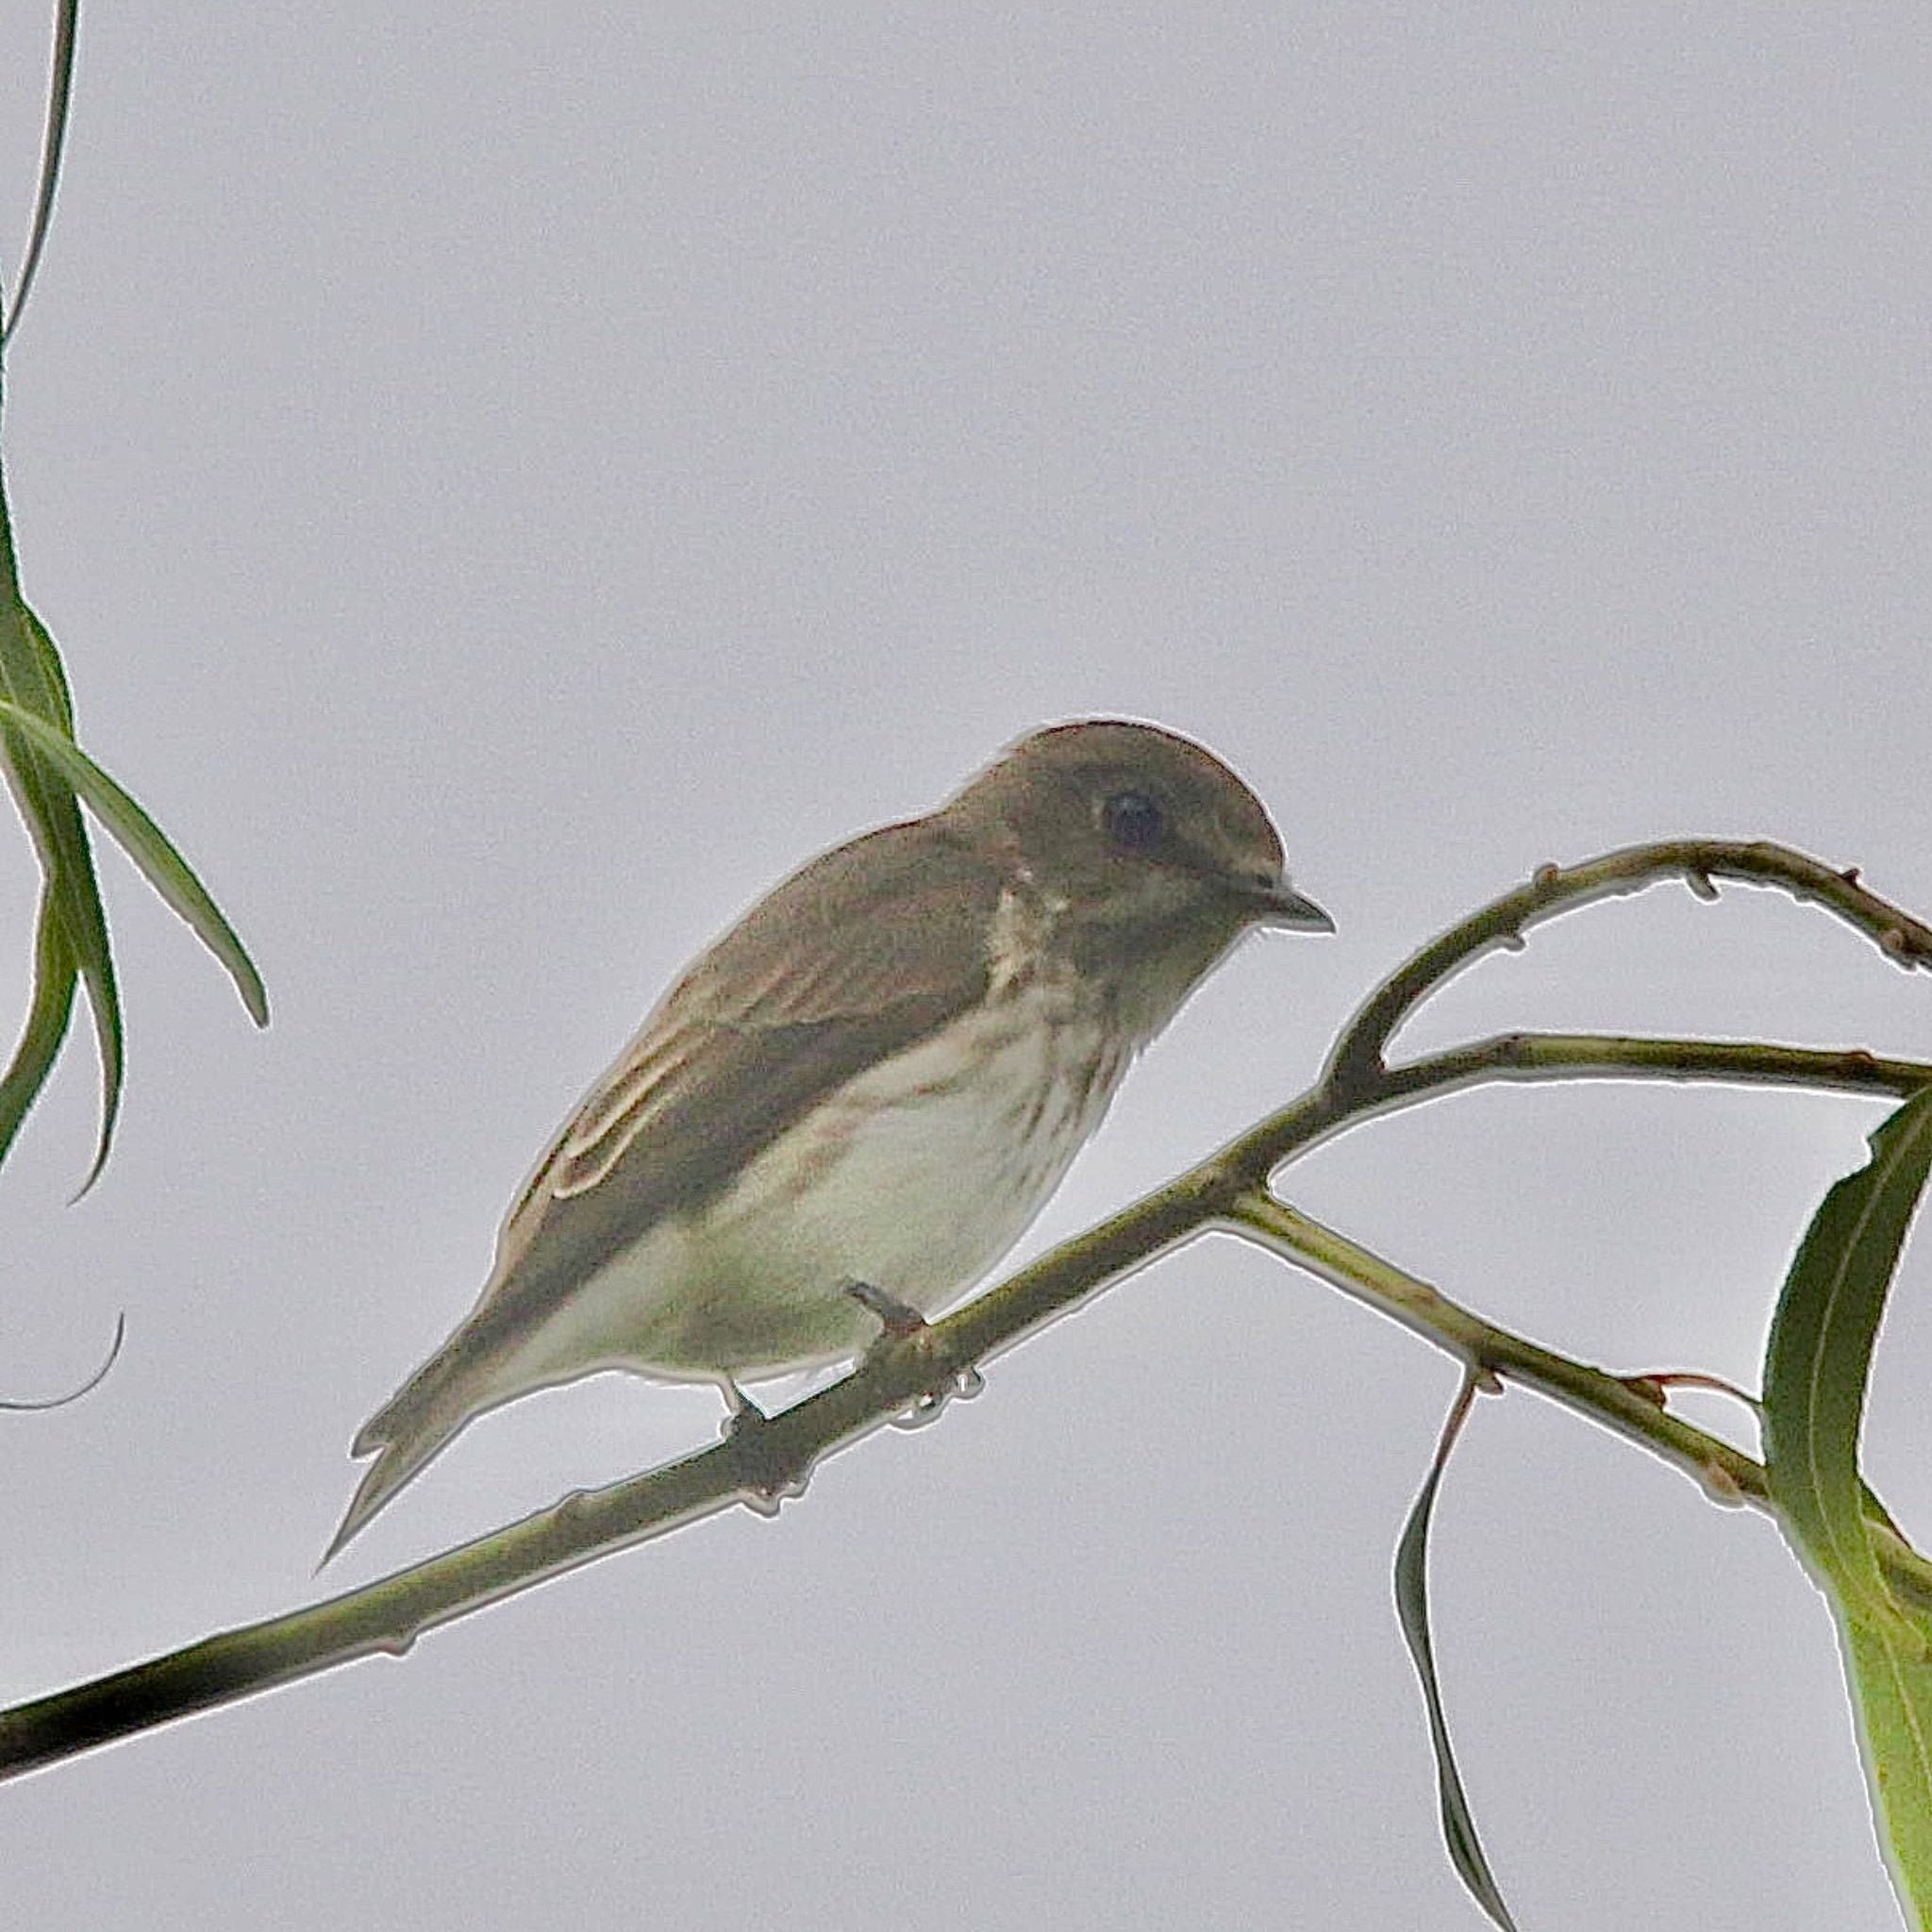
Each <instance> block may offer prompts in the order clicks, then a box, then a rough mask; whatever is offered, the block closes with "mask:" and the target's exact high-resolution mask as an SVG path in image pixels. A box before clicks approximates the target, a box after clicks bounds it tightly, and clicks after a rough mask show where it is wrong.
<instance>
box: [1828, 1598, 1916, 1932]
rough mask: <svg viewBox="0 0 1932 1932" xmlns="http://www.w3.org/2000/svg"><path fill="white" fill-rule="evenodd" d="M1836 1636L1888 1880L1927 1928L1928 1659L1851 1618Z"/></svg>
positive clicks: (1844, 1618)
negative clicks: (1888, 1873)
mask: <svg viewBox="0 0 1932 1932" xmlns="http://www.w3.org/2000/svg"><path fill="white" fill-rule="evenodd" d="M1839 1636H1840V1641H1841V1643H1842V1645H1843V1650H1844V1660H1845V1675H1846V1677H1847V1678H1848V1679H1849V1680H1850V1683H1851V1687H1852V1693H1853V1702H1854V1703H1855V1705H1856V1706H1857V1712H1858V1741H1859V1744H1860V1746H1861V1747H1862V1753H1863V1757H1864V1760H1865V1776H1866V1781H1867V1783H1868V1784H1869V1785H1870V1787H1871V1790H1872V1811H1873V1815H1874V1817H1875V1818H1876V1819H1878V1820H1879V1821H1880V1823H1881V1824H1882V1827H1883V1832H1882V1835H1883V1838H1884V1840H1885V1847H1886V1851H1887V1854H1888V1858H1887V1862H1888V1864H1889V1865H1890V1870H1891V1880H1892V1884H1893V1886H1894V1887H1895V1888H1896V1889H1897V1891H1898V1894H1899V1902H1900V1904H1901V1905H1902V1906H1903V1907H1904V1908H1905V1911H1906V1916H1907V1918H1908V1919H1909V1920H1910V1921H1911V1923H1912V1924H1915V1925H1918V1926H1920V1927H1921V1928H1927V1927H1932V1663H1928V1662H1927V1661H1926V1660H1925V1657H1924V1653H1923V1650H1922V1649H1920V1648H1918V1647H1911V1648H1907V1647H1902V1646H1900V1645H1897V1644H1894V1643H1892V1642H1891V1641H1890V1640H1889V1639H1888V1638H1887V1637H1886V1635H1885V1633H1884V1632H1883V1631H1882V1630H1880V1629H1878V1628H1877V1627H1876V1626H1875V1625H1873V1624H1860V1623H1858V1622H1857V1620H1856V1619H1854V1618H1852V1617H1850V1616H1843V1615H1841V1616H1840V1619H1839Z"/></svg>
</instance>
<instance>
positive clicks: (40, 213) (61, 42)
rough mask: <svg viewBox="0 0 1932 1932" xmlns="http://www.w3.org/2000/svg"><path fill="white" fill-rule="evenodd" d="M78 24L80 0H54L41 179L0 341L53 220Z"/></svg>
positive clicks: (20, 307) (19, 307) (12, 324)
mask: <svg viewBox="0 0 1932 1932" xmlns="http://www.w3.org/2000/svg"><path fill="white" fill-rule="evenodd" d="M79 26H80V0H57V4H56V6H55V8H54V59H53V73H52V75H50V77H49V80H48V87H47V118H46V122H45V124H44V125H43V127H42V135H41V180H40V186H39V188H38V189H37V190H36V191H35V193H34V217H33V225H32V227H31V229H29V231H28V234H27V242H26V254H25V257H24V258H23V259H22V262H21V268H20V287H19V288H18V289H16V290H15V291H13V307H12V309H11V310H10V311H9V312H8V315H7V317H6V321H5V325H0V345H4V344H5V343H7V342H8V341H11V339H12V336H13V332H14V330H15V329H17V328H18V327H19V326H20V318H21V315H22V313H23V312H24V311H25V308H26V298H27V295H28V293H29V292H30V291H32V289H33V285H34V272H35V270H37V269H38V268H39V267H40V265H41V250H42V248H44V247H45V246H46V242H47V230H48V229H49V228H50V227H51V226H52V225H53V221H54V190H55V188H56V186H57V185H58V182H59V179H60V154H61V149H62V148H63V147H64V146H65V144H66V140H67V118H68V109H69V108H70V106H71V105H72V103H73V98H74V45H75V37H76V34H77V32H78V29H79Z"/></svg>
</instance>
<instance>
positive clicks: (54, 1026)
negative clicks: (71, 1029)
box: [0, 889, 77, 1160]
mask: <svg viewBox="0 0 1932 1932" xmlns="http://www.w3.org/2000/svg"><path fill="white" fill-rule="evenodd" d="M76 977H77V975H76V974H75V968H74V954H73V952H72V951H71V950H70V949H69V947H68V944H67V935H66V932H65V931H64V930H63V929H62V927H61V924H60V920H59V915H58V913H57V912H56V911H55V909H54V900H53V895H52V893H51V892H48V891H45V890H44V889H43V890H42V893H41V911H40V918H39V919H38V921H37V922H36V924H35V927H34V993H33V1002H32V1004H31V1005H30V1006H29V1007H28V1008H27V1015H26V1024H25V1026H24V1027H22V1029H21V1034H20V1042H19V1044H18V1045H17V1046H15V1048H14V1049H13V1058H12V1060H11V1061H10V1062H9V1063H8V1068H7V1072H6V1073H5V1074H0V1160H4V1159H5V1158H7V1155H8V1150H9V1149H10V1148H11V1147H12V1145H13V1140H14V1136H15V1135H16V1134H18V1133H19V1132H20V1128H21V1124H22V1123H23V1122H24V1121H25V1119H26V1117H27V1112H28V1109H29V1108H31V1107H32V1106H33V1104H34V1102H35V1101H36V1100H37V1099H38V1098H39V1097H40V1092H41V1089H42V1087H44V1086H45V1085H46V1083H47V1075H48V1074H50V1073H51V1072H52V1071H53V1068H54V1061H55V1059H56V1058H57V1057H58V1054H59V1052H60V1042H61V1041H63V1040H64V1039H66V1037H67V1026H68V1023H69V1021H70V1020H71V1019H72V1018H73V1016H74V988H75V979H76Z"/></svg>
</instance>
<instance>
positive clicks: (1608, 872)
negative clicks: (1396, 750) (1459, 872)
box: [1325, 839, 1932, 1092]
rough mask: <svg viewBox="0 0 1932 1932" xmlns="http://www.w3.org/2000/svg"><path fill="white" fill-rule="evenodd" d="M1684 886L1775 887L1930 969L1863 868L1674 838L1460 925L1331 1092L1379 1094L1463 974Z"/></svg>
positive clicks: (1594, 865) (1554, 872) (1425, 959)
mask: <svg viewBox="0 0 1932 1932" xmlns="http://www.w3.org/2000/svg"><path fill="white" fill-rule="evenodd" d="M1667 878H1681V879H1683V880H1684V881H1685V882H1686V883H1687V884H1689V885H1690V886H1691V890H1692V891H1695V892H1696V893H1697V895H1698V896H1699V897H1700V898H1704V899H1714V898H1715V897H1716V896H1717V885H1716V882H1717V881H1718V880H1719V879H1735V880H1737V881H1738V882H1739V883H1740V884H1743V885H1753V886H1771V887H1775V888H1776V889H1778V890H1779V891H1786V892H1789V893H1790V894H1791V896H1792V897H1793V898H1795V899H1800V900H1807V899H1809V900H1815V901H1816V902H1817V903H1818V904H1819V905H1821V906H1823V907H1824V908H1826V909H1827V910H1828V911H1831V912H1835V913H1836V914H1837V915H1838V916H1839V917H1840V919H1842V920H1844V921H1846V922H1847V924H1851V925H1853V926H1856V927H1857V929H1858V930H1859V931H1861V932H1863V933H1864V934H1865V935H1866V936H1867V937H1868V938H1870V939H1872V940H1873V941H1875V942H1876V943H1877V944H1878V946H1879V947H1880V948H1881V950H1883V951H1884V952H1885V953H1886V954H1888V955H1889V956H1890V958H1893V959H1895V960H1896V961H1897V962H1898V963H1899V964H1900V965H1901V966H1907V967H1912V966H1927V965H1932V926H1927V925H1924V924H1922V923H1921V922H1920V921H1918V920H1916V919H1914V918H1912V917H1911V915H1910V914H1909V913H1907V912H1903V911H1901V910H1900V909H1899V908H1897V907H1896V906H1893V905H1890V903H1888V902H1887V901H1886V900H1884V899H1881V898H1879V896H1878V895H1877V894H1876V893H1875V892H1872V891H1867V890H1866V889H1865V887H1864V886H1863V885H1861V884H1860V883H1859V882H1858V874H1857V868H1856V867H1848V868H1846V869H1845V870H1844V871H1842V872H1835V871H1833V870H1832V868H1831V867H1830V866H1828V865H1826V864H1824V861H1823V860H1821V859H1816V858H1807V856H1806V855H1805V854H1804V853H1802V852H1793V851H1791V850H1790V847H1788V846H1784V845H1774V844H1771V843H1769V842H1768V841H1764V840H1750V841H1744V840H1735V839H1670V840H1664V841H1658V842H1657V843H1654V844H1648V845H1630V846H1626V847H1624V849H1623V850H1621V851H1617V852H1607V853H1605V854H1603V855H1602V857H1600V858H1590V859H1586V860H1585V861H1584V862H1583V863H1582V864H1581V865H1573V866H1567V867H1565V866H1556V865H1543V866H1539V867H1538V868H1537V870H1536V872H1535V873H1534V874H1532V875H1531V877H1530V880H1529V883H1528V884H1527V885H1524V886H1519V887H1517V889H1516V890H1515V891H1513V892H1506V893H1504V895H1503V896H1502V897H1501V898H1500V899H1496V900H1493V901H1492V902H1491V904H1490V905H1488V906H1486V907H1484V908H1482V910H1481V911H1479V912H1476V913H1474V914H1473V915H1472V916H1471V917H1470V918H1468V919H1464V920H1459V921H1457V924H1455V925H1453V926H1451V927H1450V929H1449V930H1448V931H1447V932H1445V933H1444V934H1442V936H1441V938H1440V939H1438V940H1435V941H1431V942H1430V943H1429V944H1428V945H1426V946H1424V948H1423V949H1422V951H1421V952H1419V953H1418V954H1416V955H1415V957H1414V958H1412V959H1409V960H1408V961H1407V962H1406V963H1405V964H1404V965H1402V966H1400V967H1398V968H1397V969H1396V971H1395V972H1393V973H1392V974H1390V975H1389V977H1388V978H1387V979H1385V980H1384V981H1383V982H1382V984H1381V985H1380V986H1379V987H1377V988H1376V989H1375V991H1374V992H1373V993H1372V994H1371V995H1370V996H1369V998H1368V999H1367V1001H1365V1002H1364V1004H1363V1005H1362V1007H1361V1009H1360V1010H1359V1011H1358V1012H1357V1014H1356V1016H1355V1018H1354V1019H1353V1020H1352V1021H1350V1022H1349V1024H1348V1025H1347V1026H1346V1027H1345V1028H1344V1029H1343V1031H1342V1035H1341V1039H1340V1040H1339V1041H1336V1043H1335V1048H1334V1051H1333V1052H1332V1053H1331V1054H1330V1055H1329V1057H1328V1065H1327V1070H1326V1074H1325V1078H1326V1081H1327V1084H1328V1085H1330V1086H1332V1087H1335V1088H1337V1089H1339V1090H1340V1091H1343V1092H1354V1091H1357V1090H1358V1089H1360V1088H1362V1087H1365V1086H1368V1085H1372V1084H1373V1083H1374V1079H1375V1077H1376V1076H1377V1075H1378V1074H1380V1073H1381V1072H1382V1071H1383V1066H1384V1056H1385V1055H1386V1054H1387V1052H1388V1048H1389V1042H1390V1041H1391V1039H1392V1038H1393V1037H1394V1035H1395V1032H1396V1030H1397V1028H1399V1027H1400V1026H1401V1025H1402V1024H1403V1022H1404V1021H1405V1020H1407V1018H1408V1017H1409V1015H1410V1014H1411V1013H1412V1012H1413V1011H1414V1010H1415V1008H1416V1007H1417V1006H1418V1005H1420V1004H1421V1002H1422V1001H1423V1000H1424V999H1425V998H1427V997H1428V996H1429V995H1430V994H1431V993H1433V992H1436V991H1438V990H1439V989H1441V987H1442V986H1443V985H1445V984H1446V983H1447V982H1448V981H1449V980H1450V979H1451V978H1452V977H1453V976H1454V975H1455V974H1457V973H1459V972H1460V971H1461V970H1462V969H1463V967H1465V966H1467V965H1469V964H1470V963H1471V962H1472V961H1473V960H1474V959H1475V958H1478V957H1479V956H1480V955H1481V954H1483V953H1486V952H1489V951H1491V949H1493V948H1496V947H1503V948H1505V949H1508V950H1514V949H1516V948H1517V947H1520V946H1521V945H1522V943H1523V940H1524V934H1525V933H1527V932H1528V931H1529V930H1530V928H1531V927H1532V926H1536V925H1540V924H1542V923H1543V921H1545V920H1547V919H1551V918H1554V917H1555V916H1556V915H1557V914H1558V913H1562V912H1572V911H1574V910H1576V909H1577V908H1579V907H1582V906H1587V905H1589V904H1590V903H1591V901H1592V900H1596V899H1607V898H1614V897H1618V896H1620V895H1622V894H1624V893H1625V892H1641V891H1643V889H1644V888H1645V887H1646V886H1652V885H1655V884H1657V881H1659V880H1660V879H1667Z"/></svg>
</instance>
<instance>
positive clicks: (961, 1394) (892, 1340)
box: [845, 1281, 986, 1429]
mask: <svg viewBox="0 0 1932 1932" xmlns="http://www.w3.org/2000/svg"><path fill="white" fill-rule="evenodd" d="M845 1292H846V1293H847V1294H849V1295H850V1296H851V1297H852V1299H853V1300H854V1301H856V1302H857V1303H858V1306H859V1307H861V1308H863V1309H865V1311H866V1312H867V1313H868V1314H870V1315H875V1316H876V1317H877V1318H878V1324H879V1334H878V1339H877V1340H876V1341H874V1343H873V1345H872V1346H871V1347H870V1348H869V1349H867V1350H866V1352H865V1360H866V1361H871V1360H872V1358H873V1357H874V1356H876V1355H880V1354H883V1353H885V1352H886V1351H887V1350H889V1349H892V1348H896V1347H897V1346H898V1345H899V1344H900V1343H901V1342H913V1343H918V1342H919V1341H921V1338H922V1337H928V1336H930V1335H931V1333H932V1324H931V1323H929V1322H928V1321H927V1320H926V1319H925V1317H924V1315H922V1314H921V1313H920V1312H919V1310H918V1309H917V1308H915V1307H913V1306H912V1305H911V1304H910V1303H909V1302H902V1301H901V1300H900V1299H899V1297H898V1296H897V1295H895V1294H892V1293H891V1292H889V1291H887V1290H885V1289H883V1288H875V1287H874V1285H873V1284H872V1283H871V1282H869V1281H848V1282H847V1283H846V1284H845ZM985 1387H986V1380H985V1378H984V1377H983V1376H982V1375H981V1374H980V1373H979V1371H978V1370H977V1369H975V1368H974V1367H973V1366H972V1364H971V1363H969V1364H968V1365H967V1366H966V1367H965V1368H963V1369H947V1370H946V1371H945V1372H944V1373H943V1374H941V1376H940V1377H939V1379H938V1380H937V1381H936V1382H934V1384H933V1386H932V1387H931V1388H930V1389H927V1390H924V1391H922V1392H921V1393H920V1394H919V1395H918V1396H917V1397H916V1398H915V1399H914V1401H913V1404H912V1407H910V1408H908V1409H907V1410H906V1411H905V1413H904V1414H903V1415H896V1416H894V1417H893V1418H892V1424H893V1426H894V1427H895V1428H901V1429H923V1428H924V1426H925V1425H926V1424H927V1423H929V1422H931V1421H932V1420H933V1419H934V1418H935V1417H936V1416H937V1415H938V1414H939V1412H940V1410H941V1409H942V1408H943V1407H945V1406H946V1404H947V1403H948V1402H950V1401H952V1400H953V1398H954V1397H955V1396H957V1397H958V1399H959V1400H960V1401H962V1402H967V1401H970V1400H971V1399H972V1398H973V1397H974V1396H975V1395H977V1394H978V1393H979V1391H981V1390H982V1389H984V1388H985Z"/></svg>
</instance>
